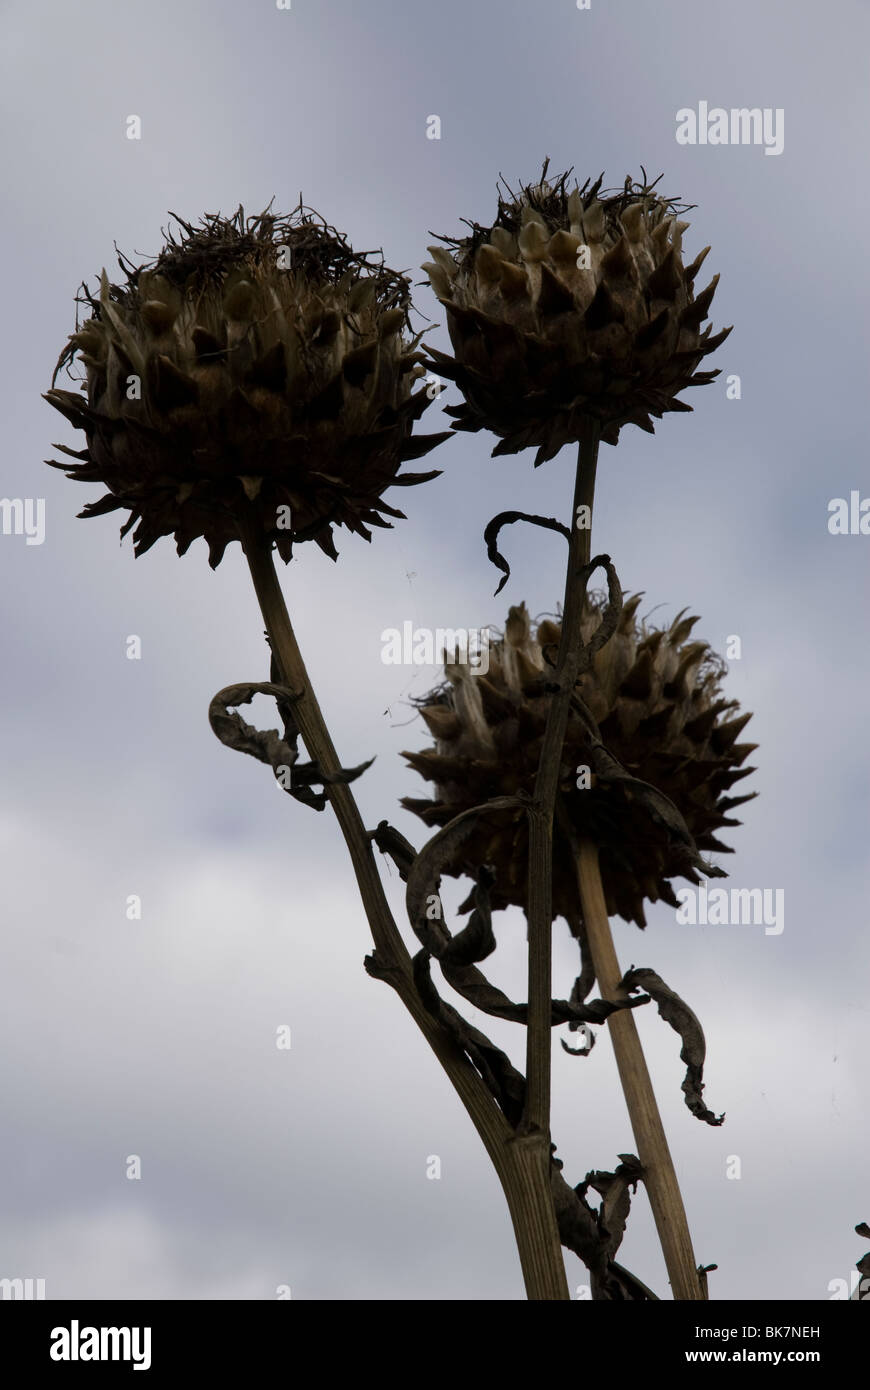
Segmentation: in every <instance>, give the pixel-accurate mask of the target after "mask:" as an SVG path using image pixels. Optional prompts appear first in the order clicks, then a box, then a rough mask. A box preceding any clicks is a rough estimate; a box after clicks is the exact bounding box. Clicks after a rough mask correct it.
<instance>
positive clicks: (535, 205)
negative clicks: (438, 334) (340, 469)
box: [424, 165, 731, 465]
mask: <svg viewBox="0 0 870 1390" xmlns="http://www.w3.org/2000/svg"><path fill="white" fill-rule="evenodd" d="M545 170H546V165H545ZM567 182H568V174H564V175H563V176H562V177H561V178H560V179H558V180H556V181H555V183H552V182H551V183H547V182H545V181H543V180H542V181H541V182H540V183H539V184H537V185H534V186H533V185H527V186H525V187H523V188H521V190H520V192H519V194H514V193H512V192H511V191H510V190H507V191H506V192H507V196H505V197H500V199H499V210H498V217H497V218H496V221H495V224H494V225H493V226H492V227H481V226H479V225H477V224H473V230H472V234H471V236H469V237H465V238H464V239H461V240H457V239H452V238H447V237H445V238H442V240H443V241H445V242H446V243H447V245H448V246H449V247H450V250H449V252H448V253H447V258H446V259H445V252H444V248H438V249H440V251H441V254H440V255H439V256H438V257H437V263H436V264H435V265H432V264H430V265H427V266H425V267H424V269H426V270H428V271H429V273H430V280H431V284H432V287H433V289H434V290H435V293H436V294H437V296H438V298H439V299H440V300H441V302H442V303H443V304H444V307H445V309H446V310H447V323H448V328H449V331H450V339H451V342H452V344H453V351H454V356H453V357H451V356H450V355H449V354H446V353H442V352H439V351H437V350H435V349H430V354H431V357H432V358H433V366H434V368H435V370H437V371H438V372H440V373H441V374H442V375H444V376H447V377H450V378H452V379H453V380H454V381H455V382H456V383H457V385H458V386H459V388H460V390H461V392H462V394H463V396H464V397H465V401H464V404H462V405H458V406H453V407H448V414H450V415H453V416H454V417H455V423H454V429H461V430H472V431H474V430H480V429H489V430H492V431H493V432H494V433H495V434H498V435H500V436H501V443H500V444H498V445H497V446H496V447H495V449H494V450H493V453H494V454H507V453H517V452H518V451H519V450H521V449H525V448H528V447H530V446H535V447H537V450H538V453H537V456H536V459H535V463H536V465H537V464H538V463H541V462H543V461H544V460H545V459H548V458H552V457H553V455H554V454H555V453H557V452H558V450H559V449H560V448H561V447H562V446H563V445H564V444H567V443H570V442H573V441H576V440H578V439H579V437H580V430H581V422H582V420H583V419H584V418H588V417H591V418H594V419H595V420H597V421H598V423H599V425H600V428H601V437H602V439H603V440H604V441H605V442H606V443H608V444H616V443H617V441H618V439H619V431H620V429H621V428H622V426H623V425H626V424H635V425H638V426H640V428H641V429H645V430H647V431H649V432H652V430H653V425H652V420H651V418H650V417H651V416H653V417H655V418H657V419H660V418H661V416H662V415H663V414H665V412H667V411H669V410H683V411H685V410H690V409H691V407H690V406H688V405H686V404H685V403H684V402H682V401H679V400H677V399H676V395H677V393H678V392H679V391H682V390H683V389H684V388H685V387H687V386H698V385H703V384H705V383H707V382H709V381H712V380H713V378H714V377H716V376H718V372H716V371H713V372H707V371H704V372H699V371H698V370H697V368H698V366H699V364H700V362H701V360H702V358H703V357H705V356H706V355H707V354H708V353H710V352H712V351H713V350H714V349H715V348H716V347H718V346H719V344H720V343H721V342H723V341H724V339H725V338H726V337H727V335H728V334H729V333H730V331H731V330H730V328H728V329H725V330H724V331H723V332H721V333H718V334H716V335H715V336H712V337H711V336H710V329H709V327H708V328H707V330H706V331H705V332H704V333H702V332H701V323H702V321H703V319H704V318H705V316H706V314H707V310H708V309H709V307H710V301H711V300H712V298H713V292H714V290H715V288H716V283H717V280H718V276H717V277H714V279H713V281H712V282H711V284H710V285H709V286H708V288H707V289H706V290H705V291H704V292H703V293H702V294H700V295H698V297H697V298H693V281H694V277H695V275H696V274H697V272H698V269H699V267H700V264H701V262H702V260H703V259H704V256H705V255H706V253H707V251H708V250H709V247H707V248H706V249H705V250H704V251H703V252H701V254H700V256H698V258H697V259H696V260H695V261H694V262H693V263H692V264H691V265H689V266H684V265H683V262H682V251H681V248H682V238H683V233H684V232H685V231H686V229H687V228H688V225H689V224H688V222H684V221H679V220H678V219H677V216H676V213H677V212H678V211H683V210H684V209H683V208H682V205H679V204H676V203H674V202H673V201H672V200H670V199H666V198H663V197H661V196H660V195H659V194H657V193H656V192H654V189H653V185H650V184H648V183H647V182H646V178H645V177H644V182H643V183H632V181H631V180H630V179H626V181H625V187H624V188H623V190H622V191H621V192H618V193H604V192H602V191H601V188H600V185H601V179H598V180H597V182H596V183H595V184H590V183H589V181H588V180H587V182H586V184H584V186H583V188H582V189H581V188H577V187H575V188H574V189H572V190H571V191H570V192H569V191H568V188H567ZM429 249H430V251H431V252H432V254H433V256H434V255H435V250H436V248H432V247H430V248H429ZM448 260H449V261H450V262H451V263H450V264H448Z"/></svg>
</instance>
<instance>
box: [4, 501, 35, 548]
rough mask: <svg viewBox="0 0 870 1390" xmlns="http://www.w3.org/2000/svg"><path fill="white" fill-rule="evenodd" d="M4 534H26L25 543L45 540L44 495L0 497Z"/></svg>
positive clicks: (31, 543) (29, 543)
mask: <svg viewBox="0 0 870 1390" xmlns="http://www.w3.org/2000/svg"><path fill="white" fill-rule="evenodd" d="M0 515H2V518H3V535H4V536H26V537H27V539H26V540H25V542H24V544H25V545H42V542H43V541H44V540H45V498H44V497H0Z"/></svg>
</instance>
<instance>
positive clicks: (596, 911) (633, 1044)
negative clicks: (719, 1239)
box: [577, 840, 706, 1301]
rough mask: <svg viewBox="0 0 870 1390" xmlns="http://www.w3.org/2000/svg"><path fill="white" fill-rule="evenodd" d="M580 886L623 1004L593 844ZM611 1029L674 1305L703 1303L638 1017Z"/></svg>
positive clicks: (583, 851) (596, 959)
mask: <svg viewBox="0 0 870 1390" xmlns="http://www.w3.org/2000/svg"><path fill="white" fill-rule="evenodd" d="M577 884H578V888H579V891H580V901H581V904H582V907H583V922H584V926H585V929H586V939H587V942H588V944H589V951H590V954H591V956H592V963H593V966H594V967H595V977H596V979H597V981H598V988H599V990H600V992H601V997H602V999H608V1000H617V999H624V998H625V991H624V990H620V988H619V982H620V980H621V979H622V971H621V970H620V968H619V961H618V960H617V957H616V947H615V946H614V944H613V936H612V934H611V930H610V921H609V918H608V916H607V907H606V904H605V901H604V890H603V888H602V886H601V870H600V867H599V862H598V848H597V846H596V845H594V844H592V843H590V842H589V841H588V840H584V841H581V843H580V848H579V853H578V855H577ZM607 1027H608V1030H609V1032H610V1039H611V1042H612V1043H613V1052H614V1055H615V1057H616V1065H617V1067H618V1069H619V1079H620V1081H621V1083H622V1089H623V1092H624V1094H625V1103H626V1106H627V1107H628V1114H629V1118H630V1120H631V1127H632V1130H633V1132H634V1139H635V1143H636V1144H637V1156H638V1158H639V1159H640V1161H641V1163H642V1164H643V1168H644V1178H643V1182H644V1187H645V1188H646V1191H647V1194H648V1195H649V1201H650V1206H651V1207H652V1212H653V1217H654V1218H655V1223H656V1230H657V1231H658V1234H659V1240H660V1242H661V1247H662V1252H663V1254H664V1257H665V1265H666V1266H667V1271H668V1278H669V1279H670V1283H671V1291H672V1293H673V1296H674V1298H675V1299H686V1300H694V1299H697V1300H701V1301H703V1300H704V1298H705V1297H706V1293H705V1290H704V1288H703V1286H702V1283H701V1279H700V1277H699V1275H698V1271H697V1266H696V1263H695V1254H694V1251H693V1249H692V1237H691V1235H690V1234H689V1223H688V1221H687V1219H686V1210H685V1207H684V1206H683V1199H682V1196H681V1194H680V1187H679V1183H678V1182H677V1174H676V1170H675V1169H674V1162H673V1159H672V1158H671V1152H670V1149H669V1148H668V1141H667V1138H666V1137H665V1131H664V1126H663V1125H662V1120H661V1115H660V1114H659V1108H658V1105H657V1104H656V1098H655V1093H654V1091H653V1088H652V1081H651V1080H650V1074H649V1070H648V1068H647V1064H646V1059H645V1057H644V1055H643V1048H642V1046H641V1042H640V1037H639V1035H638V1031H637V1024H636V1023H635V1021H634V1013H633V1011H632V1010H631V1009H619V1010H618V1011H617V1012H616V1013H612V1014H611V1015H610V1017H609V1019H608V1020H607Z"/></svg>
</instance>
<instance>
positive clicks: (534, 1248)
mask: <svg viewBox="0 0 870 1390" xmlns="http://www.w3.org/2000/svg"><path fill="white" fill-rule="evenodd" d="M240 534H241V539H242V545H243V548H244V551H245V555H246V558H247V561H248V565H249V568H250V571H251V578H252V580H253V583H254V589H255V590H256V594H257V598H258V600H259V604H260V609H261V612H262V614H263V621H264V622H265V624H266V630H267V632H268V634H269V640H270V643H271V647H272V653H273V655H274V657H275V660H276V661H277V664H278V667H279V670H280V671H281V674H282V678H283V681H284V684H285V685H287V686H289V687H290V688H291V689H292V690H294V691H301V692H302V694H301V697H300V698H299V699H298V700H297V701H295V702H294V705H293V715H294V718H295V720H296V723H297V725H298V728H299V732H300V734H301V736H302V739H303V741H304V743H305V747H306V749H307V750H308V754H309V756H310V757H311V758H312V759H313V760H314V761H315V762H317V763H318V764H319V766H320V768H321V769H322V771H324V772H336V771H337V770H338V769H339V767H340V763H339V759H338V755H337V753H336V751H335V747H334V745H333V742H332V739H331V737H330V734H329V730H328V728H327V726H326V722H325V720H324V718H323V714H322V711H321V709H320V705H319V704H318V702H317V697H316V695H315V694H314V690H313V688H312V685H311V681H310V679H309V676H308V672H307V670H306V668H305V663H304V661H303V659H302V653H301V652H300V650H299V646H298V643H297V641H296V636H295V633H294V631H293V627H292V624H291V622H290V616H289V614H288V612H287V606H286V604H285V602H284V596H283V594H282V592H281V586H280V584H279V583H278V577H277V575H276V573H275V566H274V562H273V560H272V552H271V543H270V542H269V541H268V540H267V539H266V538H265V537H264V535H263V533H262V531H260V530H259V529H258V528H257V526H256V524H254V523H252V522H251V521H250V520H249V519H245V520H244V521H243V522H242V523H241V525H240ZM325 789H326V793H327V796H328V798H329V801H330V803H331V804H332V807H333V809H334V811H335V814H336V817H337V819H338V822H339V825H340V827H341V831H342V834H343V836H344V839H345V843H346V844H347V847H348V850H349V852H350V857H351V861H352V864H353V868H354V872H355V874H356V879H357V884H358V886H359V890H360V895H361V897H362V900H363V904H364V907H365V911H366V916H367V918H368V921H369V926H370V928H371V932H372V937H373V939H374V943H375V952H376V956H377V961H378V966H379V973H380V975H381V977H382V978H384V979H385V980H387V982H388V983H389V984H391V985H392V986H393V988H394V989H395V990H396V992H397V994H398V995H399V996H400V998H401V999H402V1002H403V1003H404V1004H405V1007H406V1008H407V1009H408V1011H409V1013H410V1014H411V1016H412V1017H413V1019H414V1021H415V1022H416V1023H417V1025H418V1027H419V1028H420V1030H421V1032H422V1033H423V1034H424V1036H425V1038H426V1040H427V1042H428V1043H429V1045H430V1046H431V1048H432V1049H433V1051H434V1052H435V1055H436V1056H437V1058H438V1060H439V1062H440V1063H441V1065H442V1066H443V1068H444V1070H445V1071H446V1073H447V1075H448V1077H449V1078H450V1081H451V1082H452V1084H453V1086H454V1088H455V1090H456V1091H457V1093H458V1095H459V1097H460V1099H461V1101H462V1103H463V1105H464V1106H465V1108H466V1110H467V1111H468V1113H469V1115H470V1116H471V1119H472V1120H473V1122H474V1125H475V1127H476V1129H477V1131H478V1133H479V1135H480V1137H481V1139H482V1140H483V1143H484V1145H485V1147H486V1150H487V1153H488V1154H489V1156H490V1158H491V1160H492V1162H493V1165H494V1167H495V1170H496V1173H497V1174H498V1177H499V1180H500V1182H501V1185H502V1188H503V1190H504V1193H505V1197H506V1198H507V1203H508V1209H509V1211H510V1215H511V1220H512V1223H513V1228H514V1234H515V1236H516V1241H517V1247H518V1250H519V1255H520V1263H521V1266H522V1271H523V1277H524V1280H525V1284H526V1292H527V1295H528V1297H529V1298H530V1299H536V1300H543V1299H563V1298H564V1299H567V1298H568V1284H567V1279H566V1276H565V1264H564V1260H563V1257H562V1251H561V1246H560V1244H559V1237H558V1232H557V1231H556V1227H555V1216H554V1213H553V1199H552V1194H551V1187H550V1173H549V1153H548V1154H547V1160H548V1161H547V1164H546V1166H542V1165H541V1163H540V1161H539V1159H538V1155H537V1153H536V1152H534V1151H531V1150H530V1146H529V1145H528V1143H527V1142H526V1141H525V1140H524V1139H523V1138H522V1137H521V1136H520V1137H518V1136H517V1135H516V1134H515V1132H514V1130H513V1128H512V1126H511V1125H510V1124H509V1123H508V1121H507V1119H506V1117H505V1115H504V1114H503V1112H502V1111H501V1110H500V1108H499V1107H498V1105H497V1104H496V1102H495V1101H494V1099H493V1097H492V1096H491V1095H490V1093H489V1091H488V1090H487V1088H486V1085H485V1084H484V1082H483V1080H482V1078H481V1077H480V1075H479V1074H478V1072H477V1071H476V1070H475V1068H474V1067H473V1066H472V1065H471V1063H470V1061H469V1059H468V1057H467V1056H466V1055H465V1053H464V1052H463V1051H462V1050H461V1049H460V1048H459V1047H458V1045H457V1044H456V1043H455V1041H454V1040H453V1038H452V1037H451V1036H450V1034H449V1033H448V1032H447V1030H446V1029H444V1028H443V1027H442V1026H441V1025H440V1024H439V1023H438V1022H437V1020H435V1019H434V1018H433V1017H432V1016H431V1014H429V1013H428V1012H427V1010H426V1009H425V1007H424V1005H423V1002H422V1000H421V999H420V996H419V994H418V993H417V989H416V986H415V984H414V979H413V970H412V964H411V957H410V955H409V954H408V951H407V949H406V947H405V943H404V941H403V940H402V937H401V934H400V932H399V930H398V927H397V926H396V923H395V921H394V919H393V915H392V913H391V911H390V907H389V904H388V903H387V900H386V896H385V894H384V889H383V884H382V883H381V878H380V874H379V872H378V867H377V864H376V862H375V858H374V853H373V850H372V845H371V840H370V838H369V835H368V833H367V831H366V828H365V825H364V822H363V819H362V817H361V815H360V813H359V808H358V807H357V804H356V801H355V799H354V796H353V793H352V792H351V790H350V788H349V787H348V786H347V785H345V784H342V783H332V784H327V785H326V788H325ZM554 1232H555V1248H554V1244H553V1233H554Z"/></svg>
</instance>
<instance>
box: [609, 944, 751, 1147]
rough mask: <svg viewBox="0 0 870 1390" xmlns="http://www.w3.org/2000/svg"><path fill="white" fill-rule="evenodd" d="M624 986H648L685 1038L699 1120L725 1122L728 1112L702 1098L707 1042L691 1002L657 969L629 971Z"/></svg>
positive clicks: (688, 1083)
mask: <svg viewBox="0 0 870 1390" xmlns="http://www.w3.org/2000/svg"><path fill="white" fill-rule="evenodd" d="M621 985H622V988H623V989H627V990H629V991H631V990H635V989H645V990H646V991H647V993H648V994H650V995H651V996H652V998H653V999H654V1000H655V1002H656V1004H657V1005H658V1010H659V1013H660V1014H661V1016H662V1018H663V1019H664V1020H665V1022H666V1023H669V1024H670V1025H671V1027H672V1028H673V1029H674V1031H675V1032H677V1033H679V1035H680V1037H681V1038H682V1040H683V1046H682V1048H681V1049H680V1060H681V1061H682V1062H685V1063H686V1078H685V1080H684V1082H683V1085H682V1091H683V1094H684V1095H685V1097H686V1105H687V1106H688V1107H689V1109H690V1110H691V1112H692V1114H693V1115H696V1116H697V1118H698V1119H699V1120H704V1121H705V1122H706V1123H707V1124H708V1125H721V1123H722V1121H723V1120H724V1119H725V1116H724V1114H722V1115H719V1116H718V1118H717V1117H716V1116H715V1115H714V1114H713V1112H712V1110H708V1109H707V1107H706V1106H705V1104H704V1102H703V1099H702V1092H703V1090H704V1080H703V1077H704V1059H705V1057H706V1055H707V1045H706V1043H705V1041H704V1030H703V1029H702V1027H701V1024H700V1023H699V1021H698V1019H697V1018H696V1016H695V1015H694V1014H693V1013H692V1010H691V1009H690V1008H689V1006H688V1004H685V1003H684V1002H683V1000H682V999H681V998H680V996H679V995H678V994H675V993H674V991H673V990H672V989H670V988H669V986H668V985H666V984H665V982H664V980H662V979H661V978H660V976H658V975H657V974H656V972H655V971H654V970H648V969H644V968H639V969H637V970H635V969H634V968H632V969H631V970H628V971H626V973H625V974H624V975H623V977H622V980H621Z"/></svg>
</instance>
